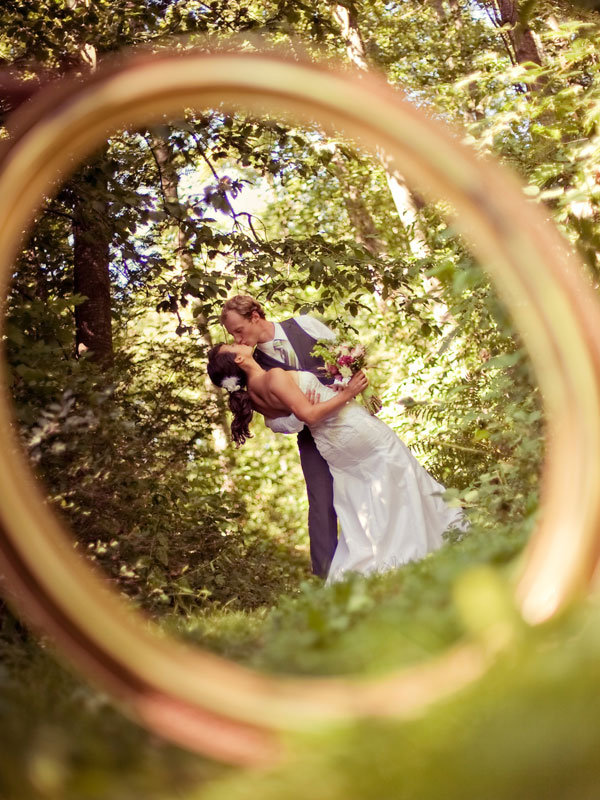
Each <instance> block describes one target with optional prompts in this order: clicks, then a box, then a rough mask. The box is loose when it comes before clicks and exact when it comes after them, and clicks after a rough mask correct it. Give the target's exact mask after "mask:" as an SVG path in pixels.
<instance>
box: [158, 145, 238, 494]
mask: <svg viewBox="0 0 600 800" xmlns="http://www.w3.org/2000/svg"><path fill="white" fill-rule="evenodd" d="M152 152H153V153H154V158H155V160H156V166H157V167H158V171H159V176H160V183H161V187H162V192H163V200H164V203H165V206H166V209H167V211H169V212H170V213H171V214H173V215H174V218H173V224H174V226H175V227H176V237H177V261H178V272H179V274H180V277H181V278H185V275H186V274H187V273H189V272H191V271H192V269H193V267H194V260H193V256H192V252H191V250H190V248H189V236H188V232H187V230H186V228H185V225H184V224H183V221H184V217H183V214H184V212H185V209H184V208H183V207H182V205H181V199H180V196H179V175H178V174H177V169H176V167H175V165H174V163H173V151H172V149H171V147H170V145H169V142H168V141H167V140H166V139H164V138H163V137H161V136H153V137H152ZM196 324H197V326H198V330H199V332H200V336H201V337H202V340H203V341H204V343H205V344H206V346H207V347H209V348H210V347H212V346H213V345H214V341H213V338H212V336H211V334H210V330H209V328H208V324H207V321H206V319H205V318H204V317H203V316H200V317H196ZM206 387H207V390H208V391H212V390H213V387H212V384H211V382H210V380H209V379H208V377H207V378H206ZM215 397H216V404H217V413H218V423H219V429H215V430H214V432H213V434H214V435H213V438H214V441H215V446H216V447H217V450H218V451H220V452H223V451H225V450H226V449H227V443H228V441H229V438H230V428H229V422H228V416H227V404H226V402H225V398H224V395H223V392H217V393H216V395H215ZM232 463H233V462H232V459H231V458H230V456H228V457H227V459H226V462H225V463H224V464H223V465H222V466H224V467H229V466H231V464H232ZM224 475H225V478H226V480H230V479H229V478H227V471H226V470H225V471H224ZM228 488H231V486H229V487H228Z"/></svg>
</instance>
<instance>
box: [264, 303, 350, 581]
mask: <svg viewBox="0 0 600 800" xmlns="http://www.w3.org/2000/svg"><path fill="white" fill-rule="evenodd" d="M280 324H281V327H282V328H283V329H284V331H285V333H286V336H287V337H288V339H289V341H290V344H291V345H292V348H293V350H294V353H295V354H296V357H297V359H298V363H299V367H300V369H305V370H308V372H313V373H314V374H315V375H317V377H319V375H321V377H319V380H320V381H321V382H322V383H330V382H331V379H329V380H328V379H325V378H323V377H322V372H323V370H322V367H323V361H322V359H320V358H316V357H315V356H313V355H311V351H312V349H313V347H314V346H315V342H316V339H313V338H312V337H311V336H309V335H308V334H307V333H306V331H304V330H303V329H302V327H301V326H300V325H299V324H298V323H297V322H296V320H295V319H293V318H292V319H286V320H283V321H282V322H281V323H280ZM254 358H255V359H256V361H257V362H258V363H259V364H260V365H261V367H263V368H264V369H273V367H281V368H282V369H294V367H291V366H289V364H283V363H282V362H281V361H276V360H275V359H274V358H271V356H268V355H266V354H265V353H262V352H261V351H260V350H255V352H254ZM298 448H299V450H300V464H301V465H302V472H303V473H304V480H305V481H306V491H307V494H308V536H309V538H310V560H311V563H312V571H313V572H314V574H315V575H320V576H321V577H322V578H325V577H326V575H327V573H328V572H329V565H330V564H331V560H332V558H333V554H334V553H335V548H336V546H337V517H336V515H335V511H334V508H333V478H332V477H331V473H330V472H329V467H328V466H327V462H326V461H325V459H324V458H323V456H322V455H321V454H320V453H319V451H318V450H317V446H316V444H315V442H314V439H313V437H312V434H311V432H310V431H309V429H308V428H306V427H305V428H304V429H303V430H302V431H301V432H300V433H299V434H298Z"/></svg>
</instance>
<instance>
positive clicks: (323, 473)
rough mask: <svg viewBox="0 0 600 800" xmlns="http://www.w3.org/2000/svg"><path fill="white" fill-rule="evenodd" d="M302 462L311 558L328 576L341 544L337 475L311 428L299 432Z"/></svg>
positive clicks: (315, 569) (314, 568)
mask: <svg viewBox="0 0 600 800" xmlns="http://www.w3.org/2000/svg"><path fill="white" fill-rule="evenodd" d="M298 449H299V450H300V464H301V465H302V472H303V473H304V480H305V481H306V491H307V494H308V533H309V538H310V560H311V563H312V571H313V572H314V574H315V575H320V576H321V577H322V578H324V577H325V576H326V575H327V573H328V572H329V565H330V564H331V559H332V558H333V554H334V553H335V548H336V545H337V517H336V514H335V511H334V509H333V478H332V477H331V473H330V472H329V466H328V465H327V462H326V461H325V459H324V458H323V456H322V455H321V454H320V453H319V451H318V450H317V446H316V444H315V440H314V439H313V437H312V434H311V432H310V431H309V429H308V428H306V427H305V428H303V429H302V430H301V431H300V433H299V434H298Z"/></svg>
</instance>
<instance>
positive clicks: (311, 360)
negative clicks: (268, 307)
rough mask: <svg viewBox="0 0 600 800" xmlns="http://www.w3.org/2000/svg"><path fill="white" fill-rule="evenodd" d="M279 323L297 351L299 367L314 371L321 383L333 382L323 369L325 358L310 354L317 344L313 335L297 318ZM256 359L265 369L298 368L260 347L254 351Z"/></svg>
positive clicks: (295, 351)
mask: <svg viewBox="0 0 600 800" xmlns="http://www.w3.org/2000/svg"><path fill="white" fill-rule="evenodd" d="M279 324H280V325H281V327H282V328H283V330H284V331H285V335H286V336H287V337H288V339H289V340H290V344H291V345H292V348H293V350H294V353H296V358H297V359H298V369H302V370H306V372H312V373H314V374H315V375H316V376H317V378H318V379H319V380H320V381H321V383H326V384H327V383H331V382H332V378H330V377H329V376H327V375H325V373H324V371H323V359H322V358H315V356H311V354H310V351H311V350H312V349H313V347H314V346H315V342H316V341H317V340H316V339H313V337H312V336H309V335H308V333H306V331H305V330H304V328H303V327H302V326H301V325H299V324H298V323H297V322H296V320H295V319H284V320H283V322H280V323H279ZM254 359H255V361H257V362H258V363H259V364H260V366H261V367H262V368H263V369H273V367H280V368H281V369H297V368H296V367H290V366H289V365H288V364H283V363H282V362H281V361H277V359H275V358H271V356H268V355H267V354H266V353H263V352H262V350H259V349H258V347H257V348H256V350H255V351H254Z"/></svg>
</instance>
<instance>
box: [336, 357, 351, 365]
mask: <svg viewBox="0 0 600 800" xmlns="http://www.w3.org/2000/svg"><path fill="white" fill-rule="evenodd" d="M338 364H339V366H340V367H349V366H351V365H352V356H349V355H348V356H340V357H339V358H338Z"/></svg>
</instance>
